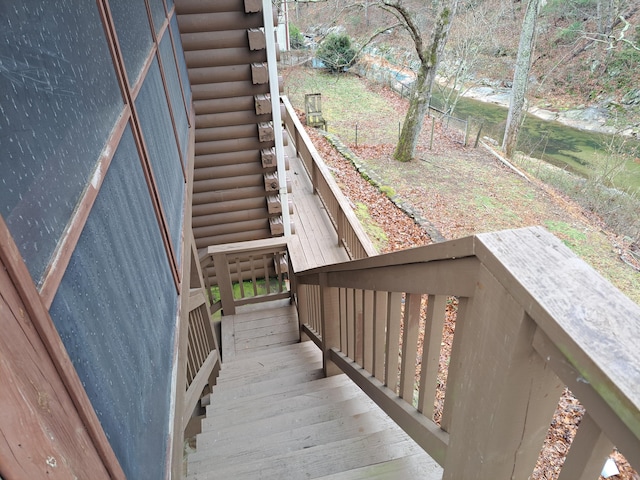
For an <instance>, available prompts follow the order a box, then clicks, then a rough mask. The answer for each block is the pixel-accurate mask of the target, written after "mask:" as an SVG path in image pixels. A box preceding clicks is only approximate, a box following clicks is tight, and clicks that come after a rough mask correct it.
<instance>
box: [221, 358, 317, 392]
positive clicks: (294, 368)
mask: <svg viewBox="0 0 640 480" xmlns="http://www.w3.org/2000/svg"><path fill="white" fill-rule="evenodd" d="M321 368H322V360H318V359H311V360H310V361H308V362H299V363H298V364H293V365H287V366H283V367H280V368H278V367H272V368H269V369H267V370H266V372H265V371H264V370H265V369H262V371H260V370H257V371H253V372H247V374H246V375H235V376H230V377H229V378H227V377H225V378H221V379H220V380H219V381H218V383H217V385H216V387H218V388H223V387H224V388H234V387H237V386H241V385H246V384H249V383H257V382H263V381H268V380H273V379H276V378H285V377H288V376H291V375H295V374H298V373H304V372H307V371H310V370H316V369H321ZM214 388H215V387H214Z"/></svg>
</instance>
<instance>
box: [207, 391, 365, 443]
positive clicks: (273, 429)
mask: <svg viewBox="0 0 640 480" xmlns="http://www.w3.org/2000/svg"><path fill="white" fill-rule="evenodd" d="M374 409H375V407H374V404H373V403H372V402H371V401H370V400H368V399H366V400H365V399H363V398H362V397H355V398H348V399H346V400H342V401H340V402H334V403H330V404H326V403H325V404H322V405H316V406H312V407H309V408H307V409H305V410H297V411H293V412H280V413H279V414H276V415H274V416H271V417H267V418H260V419H258V420H254V421H253V422H249V423H244V422H243V423H238V424H231V425H227V426H226V427H217V426H216V422H215V421H214V420H212V421H211V422H207V423H206V431H205V429H204V428H203V433H201V434H200V435H198V440H197V441H200V440H202V441H203V442H205V443H215V442H216V441H218V440H222V441H229V440H230V439H231V438H234V439H241V438H243V437H251V436H265V435H270V434H275V433H279V432H283V431H288V430H292V429H295V428H297V427H300V426H302V425H305V424H307V425H316V424H320V423H324V422H328V421H331V420H335V419H337V418H341V417H344V416H351V415H358V414H362V413H366V412H369V411H372V410H374Z"/></svg>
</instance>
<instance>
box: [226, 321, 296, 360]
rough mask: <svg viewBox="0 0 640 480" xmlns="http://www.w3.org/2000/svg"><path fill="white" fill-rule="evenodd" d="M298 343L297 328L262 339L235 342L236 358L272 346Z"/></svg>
mask: <svg viewBox="0 0 640 480" xmlns="http://www.w3.org/2000/svg"><path fill="white" fill-rule="evenodd" d="M299 342H300V333H299V332H298V329H297V328H295V329H291V330H290V331H288V332H284V333H277V334H274V335H267V336H264V337H258V338H249V339H244V340H236V357H241V356H244V355H247V354H249V355H254V354H255V352H257V351H260V350H266V349H268V348H270V347H271V346H273V345H280V344H283V343H290V344H293V343H299Z"/></svg>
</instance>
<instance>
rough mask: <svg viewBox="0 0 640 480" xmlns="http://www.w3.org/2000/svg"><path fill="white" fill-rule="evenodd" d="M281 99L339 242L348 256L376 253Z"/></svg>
mask: <svg viewBox="0 0 640 480" xmlns="http://www.w3.org/2000/svg"><path fill="white" fill-rule="evenodd" d="M281 98H282V101H283V102H284V106H285V110H286V115H285V117H284V122H285V126H286V129H287V132H288V133H289V136H290V137H291V140H292V142H293V146H294V147H295V149H296V153H297V155H298V156H299V157H300V158H301V159H302V163H303V165H304V167H305V169H306V171H307V174H308V175H309V178H310V179H311V183H312V185H313V190H314V193H317V194H318V197H319V198H320V200H321V201H322V203H323V205H324V206H325V209H326V212H327V213H328V215H329V218H330V220H331V223H332V225H333V227H334V228H335V230H336V232H337V234H338V243H339V244H340V245H341V246H343V247H344V248H345V249H346V251H347V253H348V254H349V258H351V259H359V258H367V257H371V256H374V255H377V253H378V252H377V251H376V248H375V247H374V246H373V243H372V242H371V240H370V239H369V237H368V235H367V234H366V232H365V231H364V229H363V228H362V225H361V224H360V221H359V220H358V218H357V217H356V215H355V213H354V212H353V209H352V208H351V206H350V205H349V202H348V201H347V199H346V198H345V197H344V195H343V193H342V191H341V190H340V187H338V184H337V183H336V181H335V180H334V179H333V176H332V175H331V172H330V171H329V169H328V168H327V166H326V165H325V163H324V161H323V160H322V157H321V156H320V154H319V153H318V151H317V150H316V148H315V147H314V146H313V143H312V142H311V139H310V138H309V135H307V132H306V130H305V129H304V126H303V125H302V123H301V122H300V120H299V119H298V116H297V115H296V112H295V110H294V109H293V106H292V105H291V102H289V99H288V98H287V97H285V96H282V97H281Z"/></svg>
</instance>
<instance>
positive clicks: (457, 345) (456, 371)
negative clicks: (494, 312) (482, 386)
mask: <svg viewBox="0 0 640 480" xmlns="http://www.w3.org/2000/svg"><path fill="white" fill-rule="evenodd" d="M468 306H469V298H467V297H461V298H459V299H458V311H457V312H456V331H455V334H454V336H453V344H452V346H451V356H450V362H449V366H448V369H447V387H448V385H450V384H451V385H455V384H456V383H458V378H459V377H460V375H462V367H463V365H462V363H461V362H460V361H459V360H458V359H460V358H462V354H463V352H462V351H461V345H462V334H463V332H464V327H465V325H466V323H467V319H466V316H467V310H468V308H467V307H468ZM453 404H454V403H453V401H449V397H448V396H447V395H446V394H445V400H444V405H443V407H442V417H441V419H440V428H442V430H444V431H445V432H448V431H449V428H450V426H451V417H452V415H453V413H452V412H453Z"/></svg>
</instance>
